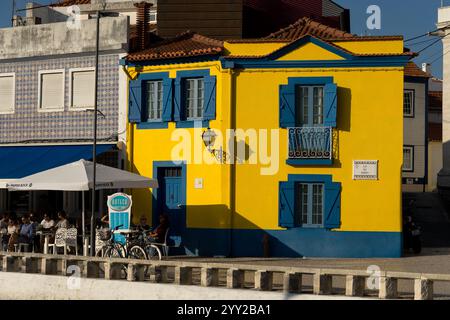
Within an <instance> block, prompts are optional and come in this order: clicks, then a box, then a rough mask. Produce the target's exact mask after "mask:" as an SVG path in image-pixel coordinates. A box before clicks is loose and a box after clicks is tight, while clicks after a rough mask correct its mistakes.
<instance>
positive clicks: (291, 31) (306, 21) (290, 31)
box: [262, 18, 403, 41]
mask: <svg viewBox="0 0 450 320" xmlns="http://www.w3.org/2000/svg"><path fill="white" fill-rule="evenodd" d="M308 34H309V35H312V36H315V37H317V38H321V39H324V40H346V41H355V40H356V41H358V40H403V37H402V36H375V37H374V36H357V35H354V34H351V33H348V32H345V31H342V30H339V29H336V28H332V27H329V26H327V25H324V24H322V23H319V22H317V21H314V20H312V19H310V18H301V19H299V20H298V21H297V22H295V23H293V24H291V25H290V26H288V27H286V28H283V29H281V30H279V31H277V32H274V33H272V34H270V35H268V36H267V37H265V38H264V39H262V40H269V39H283V40H289V41H292V40H295V39H298V38H300V37H302V36H304V35H308Z"/></svg>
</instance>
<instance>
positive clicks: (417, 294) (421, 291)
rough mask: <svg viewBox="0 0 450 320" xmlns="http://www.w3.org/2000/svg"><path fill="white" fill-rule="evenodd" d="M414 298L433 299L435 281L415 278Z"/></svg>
mask: <svg viewBox="0 0 450 320" xmlns="http://www.w3.org/2000/svg"><path fill="white" fill-rule="evenodd" d="M414 300H433V281H431V280H428V279H415V280H414Z"/></svg>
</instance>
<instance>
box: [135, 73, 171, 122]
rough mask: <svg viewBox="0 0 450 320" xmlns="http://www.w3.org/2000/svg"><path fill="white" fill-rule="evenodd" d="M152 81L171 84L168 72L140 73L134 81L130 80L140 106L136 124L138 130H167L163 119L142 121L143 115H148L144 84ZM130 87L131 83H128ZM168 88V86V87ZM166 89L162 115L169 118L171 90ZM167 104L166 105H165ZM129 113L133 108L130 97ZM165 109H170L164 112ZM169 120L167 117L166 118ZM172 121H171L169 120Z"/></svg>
mask: <svg viewBox="0 0 450 320" xmlns="http://www.w3.org/2000/svg"><path fill="white" fill-rule="evenodd" d="M154 80H162V81H163V82H164V83H169V82H170V83H171V81H172V79H171V78H170V77H169V72H154V73H140V74H139V75H138V77H137V78H136V79H135V80H132V83H133V87H135V88H137V89H136V92H135V94H137V96H138V97H139V100H140V103H141V106H140V111H139V112H140V115H141V117H140V120H141V121H139V122H136V123H137V128H138V129H164V128H168V121H164V119H161V121H143V119H144V118H145V116H144V115H145V114H147V113H148V105H147V99H146V98H145V92H144V88H145V82H146V81H154ZM130 87H131V83H130ZM169 87H170V86H169ZM165 89H166V88H163V110H162V115H163V114H164V113H165V112H166V113H167V114H168V115H169V116H170V117H171V114H172V108H173V103H172V90H165ZM166 102H167V103H166ZM128 103H129V110H130V111H129V113H130V114H131V108H132V107H133V104H132V98H131V95H130V98H129V101H128ZM135 103H136V102H135ZM166 108H170V110H165V109H166ZM168 118H169V117H168ZM170 120H172V119H170Z"/></svg>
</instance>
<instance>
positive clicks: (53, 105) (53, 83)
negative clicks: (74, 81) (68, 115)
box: [40, 72, 64, 110]
mask: <svg viewBox="0 0 450 320" xmlns="http://www.w3.org/2000/svg"><path fill="white" fill-rule="evenodd" d="M63 86H64V74H63V73H62V72H55V73H43V74H41V106H40V107H41V109H43V110H51V109H62V108H64V87H63Z"/></svg>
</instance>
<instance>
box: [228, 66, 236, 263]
mask: <svg viewBox="0 0 450 320" xmlns="http://www.w3.org/2000/svg"><path fill="white" fill-rule="evenodd" d="M230 129H231V130H232V132H233V135H232V136H230V141H229V142H228V143H229V145H228V146H229V150H231V151H232V152H231V153H230V160H231V163H230V220H229V227H230V229H229V235H228V241H229V243H228V256H229V257H231V256H232V254H233V225H234V214H235V212H236V150H237V141H236V136H235V132H236V70H235V69H234V68H233V67H231V68H230Z"/></svg>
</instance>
